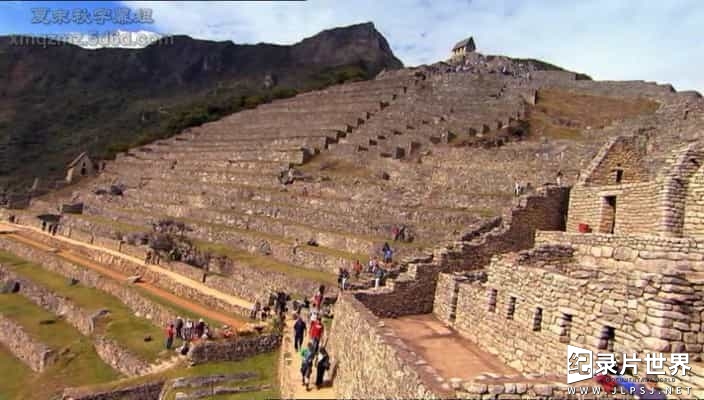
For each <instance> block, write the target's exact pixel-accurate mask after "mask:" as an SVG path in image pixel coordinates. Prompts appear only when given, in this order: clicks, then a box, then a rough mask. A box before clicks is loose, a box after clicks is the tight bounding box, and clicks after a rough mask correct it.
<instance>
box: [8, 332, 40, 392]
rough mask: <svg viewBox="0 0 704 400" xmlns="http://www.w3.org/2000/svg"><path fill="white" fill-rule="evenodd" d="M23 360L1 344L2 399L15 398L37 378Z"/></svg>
mask: <svg viewBox="0 0 704 400" xmlns="http://www.w3.org/2000/svg"><path fill="white" fill-rule="evenodd" d="M37 376H38V374H35V373H34V372H32V370H31V369H29V367H28V366H26V365H25V364H24V363H23V362H22V361H20V360H18V359H16V358H15V356H13V355H12V353H10V350H8V349H6V348H5V347H4V346H1V345H0V377H2V378H0V400H13V399H15V398H17V396H18V394H19V393H20V392H21V391H22V390H23V388H25V387H26V386H28V385H29V384H30V383H31V382H32V381H34V380H35V379H36V378H37Z"/></svg>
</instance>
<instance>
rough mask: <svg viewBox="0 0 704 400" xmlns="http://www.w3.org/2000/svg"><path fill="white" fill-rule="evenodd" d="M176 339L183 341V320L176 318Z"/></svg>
mask: <svg viewBox="0 0 704 400" xmlns="http://www.w3.org/2000/svg"><path fill="white" fill-rule="evenodd" d="M175 325H176V337H178V338H179V339H181V340H183V318H181V317H176V324H175Z"/></svg>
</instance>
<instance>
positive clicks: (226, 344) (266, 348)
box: [188, 332, 282, 364]
mask: <svg viewBox="0 0 704 400" xmlns="http://www.w3.org/2000/svg"><path fill="white" fill-rule="evenodd" d="M281 335H282V334H281V333H279V332H274V333H271V334H264V335H257V336H253V337H241V338H235V339H232V340H222V341H217V342H210V341H205V342H199V343H196V344H195V345H194V346H193V347H192V348H191V350H190V351H189V353H188V358H189V359H190V360H191V363H192V364H203V363H206V362H219V361H239V360H242V359H244V358H247V357H252V356H255V355H257V354H262V353H268V352H271V351H274V350H276V349H278V348H279V347H280V346H281V338H282V336H281Z"/></svg>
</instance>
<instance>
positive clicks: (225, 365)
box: [84, 352, 279, 400]
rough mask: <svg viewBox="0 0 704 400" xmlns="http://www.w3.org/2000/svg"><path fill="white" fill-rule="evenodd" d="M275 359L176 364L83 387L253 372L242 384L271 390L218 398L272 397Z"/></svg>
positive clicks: (95, 388)
mask: <svg viewBox="0 0 704 400" xmlns="http://www.w3.org/2000/svg"><path fill="white" fill-rule="evenodd" d="M278 360H279V353H278V352H272V353H265V354H260V355H257V356H254V357H251V358H248V359H246V360H242V361H234V362H218V363H210V364H201V365H196V366H194V367H185V366H184V367H179V368H175V369H172V370H169V371H165V372H162V373H159V374H154V375H149V376H143V377H138V378H129V379H123V380H120V381H116V382H111V383H107V384H98V385H91V386H87V387H85V388H84V389H85V390H86V391H101V390H111V389H117V388H125V387H130V386H133V385H136V384H139V383H144V382H151V381H155V380H158V379H172V378H178V377H192V376H207V375H216V374H236V373H239V372H256V373H257V374H258V376H257V378H254V379H251V380H247V381H243V382H242V385H243V386H244V385H263V384H268V385H270V386H271V389H269V390H264V391H261V392H256V393H243V394H238V395H228V396H223V397H218V398H222V399H229V400H245V399H255V400H264V399H274V398H278V397H279V391H278V375H277V365H278ZM174 394H175V393H173V392H172V393H170V394H169V396H168V397H167V399H173V396H174Z"/></svg>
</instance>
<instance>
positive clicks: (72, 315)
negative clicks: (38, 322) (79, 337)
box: [0, 265, 95, 335]
mask: <svg viewBox="0 0 704 400" xmlns="http://www.w3.org/2000/svg"><path fill="white" fill-rule="evenodd" d="M0 278H2V280H4V281H15V282H19V283H20V294H22V295H23V296H24V297H26V298H28V299H29V300H30V301H31V302H33V303H34V304H36V305H38V306H39V307H42V308H44V309H46V310H48V311H49V312H51V313H52V314H54V315H58V316H61V317H62V318H64V319H65V320H66V321H67V322H68V323H69V324H71V325H72V326H73V327H75V328H76V329H78V331H79V332H81V333H82V334H84V335H90V334H91V333H93V328H94V326H95V320H94V316H93V315H91V313H90V312H88V311H86V310H84V309H83V308H81V307H79V306H77V305H76V304H75V303H74V302H73V301H71V299H68V298H66V297H62V296H59V295H57V294H55V293H53V292H52V291H50V290H48V289H46V288H44V287H42V286H40V285H37V284H36V283H34V282H33V281H31V280H28V279H24V278H22V277H21V276H19V275H17V274H15V273H14V272H12V271H11V270H10V269H9V268H7V267H5V266H2V265H0Z"/></svg>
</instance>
